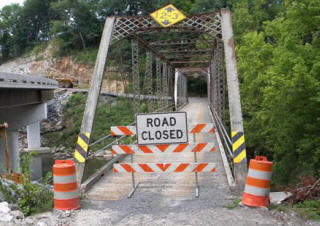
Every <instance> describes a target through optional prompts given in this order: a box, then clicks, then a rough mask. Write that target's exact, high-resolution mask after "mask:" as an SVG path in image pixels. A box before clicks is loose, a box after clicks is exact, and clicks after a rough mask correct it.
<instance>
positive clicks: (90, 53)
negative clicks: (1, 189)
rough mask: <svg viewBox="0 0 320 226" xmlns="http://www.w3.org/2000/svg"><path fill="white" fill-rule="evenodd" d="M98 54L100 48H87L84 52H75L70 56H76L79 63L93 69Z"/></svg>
mask: <svg viewBox="0 0 320 226" xmlns="http://www.w3.org/2000/svg"><path fill="white" fill-rule="evenodd" d="M97 54H98V48H94V47H89V48H85V49H83V50H74V51H72V52H71V53H70V55H72V56H74V57H75V59H76V60H77V61H78V62H80V63H83V64H87V65H90V66H92V67H93V66H94V64H95V61H96V57H97Z"/></svg>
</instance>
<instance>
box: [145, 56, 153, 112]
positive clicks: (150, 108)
mask: <svg viewBox="0 0 320 226" xmlns="http://www.w3.org/2000/svg"><path fill="white" fill-rule="evenodd" d="M146 55H147V62H146V79H145V82H146V86H147V87H146V89H147V93H148V96H149V98H148V111H149V112H152V111H153V106H152V105H153V101H152V99H151V96H152V94H153V76H152V52H151V51H149V50H147V53H146Z"/></svg>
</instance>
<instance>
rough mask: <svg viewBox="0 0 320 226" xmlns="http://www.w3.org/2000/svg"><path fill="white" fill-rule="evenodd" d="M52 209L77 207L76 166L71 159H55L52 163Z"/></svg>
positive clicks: (78, 206) (72, 208) (78, 205)
mask: <svg viewBox="0 0 320 226" xmlns="http://www.w3.org/2000/svg"><path fill="white" fill-rule="evenodd" d="M53 190H54V209H56V210H74V209H79V208H80V204H79V192H78V187H77V179H76V166H75V164H74V162H73V161H72V160H56V161H55V164H54V165H53Z"/></svg>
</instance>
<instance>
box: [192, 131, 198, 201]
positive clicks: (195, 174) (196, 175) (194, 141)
mask: <svg viewBox="0 0 320 226" xmlns="http://www.w3.org/2000/svg"><path fill="white" fill-rule="evenodd" d="M193 143H196V134H195V133H194V134H193ZM194 162H195V163H197V162H198V159H197V152H194ZM194 177H195V181H196V198H199V195H200V194H199V190H200V189H199V181H198V173H197V172H195V173H194Z"/></svg>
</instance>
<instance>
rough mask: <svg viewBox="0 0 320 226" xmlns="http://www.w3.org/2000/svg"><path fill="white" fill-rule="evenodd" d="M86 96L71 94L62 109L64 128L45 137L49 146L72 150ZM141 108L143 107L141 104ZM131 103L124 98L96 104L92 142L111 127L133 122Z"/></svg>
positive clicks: (106, 132)
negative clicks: (60, 146)
mask: <svg viewBox="0 0 320 226" xmlns="http://www.w3.org/2000/svg"><path fill="white" fill-rule="evenodd" d="M86 99H87V95H83V94H73V95H72V96H71V98H70V99H69V101H68V103H67V104H66V105H65V107H64V121H63V122H64V125H65V128H64V129H63V130H62V131H59V132H53V133H48V134H46V135H45V137H46V138H47V139H48V140H49V141H50V143H49V145H50V146H59V145H60V144H61V145H63V146H65V147H68V148H73V147H74V144H75V142H76V139H77V136H78V134H79V131H80V126H81V122H82V116H83V112H84V108H85V103H86ZM142 108H145V106H144V105H143V104H142ZM133 115H134V114H133V102H132V101H130V100H128V99H125V98H114V99H113V100H112V101H110V100H106V101H100V103H99V104H98V108H97V112H96V118H95V126H94V130H93V134H92V142H94V141H95V140H96V139H98V138H101V136H103V134H109V132H108V131H110V127H111V126H112V125H116V124H117V125H129V124H130V123H132V122H133Z"/></svg>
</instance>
